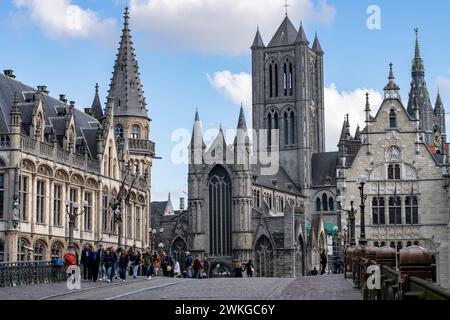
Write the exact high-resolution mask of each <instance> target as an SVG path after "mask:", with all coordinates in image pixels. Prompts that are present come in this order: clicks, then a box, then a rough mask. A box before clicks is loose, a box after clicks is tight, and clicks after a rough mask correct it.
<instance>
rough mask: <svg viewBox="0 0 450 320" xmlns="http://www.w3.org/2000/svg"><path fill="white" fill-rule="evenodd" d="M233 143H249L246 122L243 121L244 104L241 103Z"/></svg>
mask: <svg viewBox="0 0 450 320" xmlns="http://www.w3.org/2000/svg"><path fill="white" fill-rule="evenodd" d="M234 143H235V144H236V143H239V144H242V143H245V144H246V145H248V144H250V139H249V138H248V132H247V123H246V121H245V113H244V106H243V105H242V104H241V111H240V112H239V120H238V125H237V132H236V137H235V139H234Z"/></svg>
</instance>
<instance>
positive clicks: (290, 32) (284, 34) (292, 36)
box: [268, 16, 297, 47]
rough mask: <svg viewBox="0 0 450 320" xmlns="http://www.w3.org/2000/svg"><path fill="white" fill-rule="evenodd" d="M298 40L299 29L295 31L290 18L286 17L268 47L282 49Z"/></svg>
mask: <svg viewBox="0 0 450 320" xmlns="http://www.w3.org/2000/svg"><path fill="white" fill-rule="evenodd" d="M296 39H297V29H295V27H294V25H293V24H292V22H291V20H289V17H287V16H286V17H285V18H284V20H283V22H282V23H281V25H280V27H279V28H278V30H277V32H276V33H275V35H274V36H273V38H272V40H270V42H269V45H268V47H280V46H285V45H290V44H293V43H294V42H295V40H296Z"/></svg>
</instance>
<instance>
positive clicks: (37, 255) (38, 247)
mask: <svg viewBox="0 0 450 320" xmlns="http://www.w3.org/2000/svg"><path fill="white" fill-rule="evenodd" d="M33 249H34V250H33V251H34V252H33V253H34V261H43V260H44V252H45V246H44V244H43V243H42V242H41V241H36V242H35V243H34V248H33Z"/></svg>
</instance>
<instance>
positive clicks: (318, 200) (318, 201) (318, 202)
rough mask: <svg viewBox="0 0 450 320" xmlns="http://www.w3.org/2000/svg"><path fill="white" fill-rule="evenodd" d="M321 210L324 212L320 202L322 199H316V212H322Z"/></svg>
mask: <svg viewBox="0 0 450 320" xmlns="http://www.w3.org/2000/svg"><path fill="white" fill-rule="evenodd" d="M320 210H322V204H321V202H320V198H317V199H316V211H317V212H320Z"/></svg>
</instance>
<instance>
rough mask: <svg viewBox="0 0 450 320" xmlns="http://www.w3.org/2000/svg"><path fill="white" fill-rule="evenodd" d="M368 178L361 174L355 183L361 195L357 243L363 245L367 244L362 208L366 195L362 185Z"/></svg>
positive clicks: (363, 207) (364, 204)
mask: <svg viewBox="0 0 450 320" xmlns="http://www.w3.org/2000/svg"><path fill="white" fill-rule="evenodd" d="M368 180H369V178H367V177H366V176H364V175H361V176H360V177H359V178H358V179H357V181H356V183H357V184H358V189H359V192H360V197H361V205H360V208H361V234H360V238H359V244H361V245H363V246H365V245H366V244H367V240H366V222H365V213H364V209H365V206H366V200H367V195H366V194H364V185H365V184H366V183H367V181H368Z"/></svg>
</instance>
